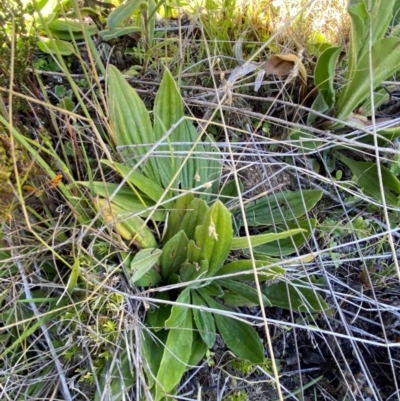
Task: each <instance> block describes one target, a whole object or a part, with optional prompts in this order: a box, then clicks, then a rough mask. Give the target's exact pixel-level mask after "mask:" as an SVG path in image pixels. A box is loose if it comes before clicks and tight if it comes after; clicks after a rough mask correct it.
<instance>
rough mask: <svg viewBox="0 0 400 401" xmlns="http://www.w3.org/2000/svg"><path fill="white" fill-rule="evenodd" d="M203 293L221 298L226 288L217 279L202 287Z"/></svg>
mask: <svg viewBox="0 0 400 401" xmlns="http://www.w3.org/2000/svg"><path fill="white" fill-rule="evenodd" d="M199 288H200V287H199ZM201 293H202V294H206V295H209V296H211V297H216V298H221V297H222V296H223V295H224V290H223V289H222V287H221V286H220V285H219V284H218V282H217V281H215V280H213V281H212V282H211V283H210V284H207V285H205V286H202V287H201Z"/></svg>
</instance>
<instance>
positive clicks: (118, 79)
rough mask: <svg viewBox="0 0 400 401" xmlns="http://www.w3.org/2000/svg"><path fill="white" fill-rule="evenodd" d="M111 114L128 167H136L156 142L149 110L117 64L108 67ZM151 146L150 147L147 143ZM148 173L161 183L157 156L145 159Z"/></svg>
mask: <svg viewBox="0 0 400 401" xmlns="http://www.w3.org/2000/svg"><path fill="white" fill-rule="evenodd" d="M107 87H108V99H109V115H110V120H111V124H112V127H113V129H114V130H115V137H114V138H113V139H114V141H115V143H116V145H117V146H119V147H120V153H121V155H122V156H123V158H124V160H125V162H126V163H127V164H128V166H133V165H135V164H136V162H137V161H139V160H140V159H141V158H142V157H143V156H145V155H146V153H147V152H148V151H149V149H150V146H151V145H152V144H154V143H155V136H154V132H153V128H152V126H151V121H150V116H149V112H148V110H147V109H146V107H145V105H144V103H143V102H142V100H141V99H140V97H139V96H138V94H137V93H136V91H135V90H134V89H133V88H132V87H131V86H130V85H129V84H128V83H127V82H126V80H125V78H124V76H123V75H122V74H121V73H120V72H119V71H118V70H117V68H116V67H114V66H112V65H110V66H109V67H108V77H107ZM144 145H147V146H144ZM142 168H143V169H144V174H145V175H146V176H147V177H149V178H150V179H151V180H152V181H154V182H155V183H157V184H160V175H159V172H158V168H157V163H156V161H155V159H154V158H152V157H151V158H149V159H148V160H147V161H146V162H145V166H144V167H143V166H142Z"/></svg>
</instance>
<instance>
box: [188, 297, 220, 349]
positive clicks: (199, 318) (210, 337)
mask: <svg viewBox="0 0 400 401" xmlns="http://www.w3.org/2000/svg"><path fill="white" fill-rule="evenodd" d="M191 294H192V303H193V305H196V306H205V307H207V304H206V303H205V301H204V300H203V298H202V297H201V296H200V295H198V294H197V292H196V291H191ZM193 317H194V322H195V323H196V327H197V329H198V331H199V334H200V337H201V338H202V339H203V341H204V343H205V344H206V346H207V347H208V348H211V347H212V346H213V345H214V343H215V331H216V329H215V321H214V317H213V315H212V313H210V312H206V311H202V310H199V309H193Z"/></svg>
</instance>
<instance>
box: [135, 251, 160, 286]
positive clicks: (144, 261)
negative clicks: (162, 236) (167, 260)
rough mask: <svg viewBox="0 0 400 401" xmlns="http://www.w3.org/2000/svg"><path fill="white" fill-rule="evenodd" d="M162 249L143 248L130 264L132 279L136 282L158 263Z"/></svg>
mask: <svg viewBox="0 0 400 401" xmlns="http://www.w3.org/2000/svg"><path fill="white" fill-rule="evenodd" d="M161 253H162V250H161V249H155V248H146V249H141V250H140V251H139V252H138V253H137V254H136V255H135V256H134V258H133V260H132V262H131V265H130V273H131V281H132V283H136V282H137V281H138V280H139V279H141V278H142V277H143V276H144V275H145V274H146V273H147V272H148V271H149V270H150V269H152V268H153V266H154V265H155V264H156V263H158V260H159V259H160V256H161Z"/></svg>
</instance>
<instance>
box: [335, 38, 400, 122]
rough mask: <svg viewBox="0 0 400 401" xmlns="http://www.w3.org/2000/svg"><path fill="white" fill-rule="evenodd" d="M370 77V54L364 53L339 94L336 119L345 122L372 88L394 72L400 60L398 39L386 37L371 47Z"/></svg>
mask: <svg viewBox="0 0 400 401" xmlns="http://www.w3.org/2000/svg"><path fill="white" fill-rule="evenodd" d="M371 53H372V54H371V56H372V70H373V74H372V77H371V76H370V58H371V57H370V54H369V53H368V52H365V53H364V55H363V56H362V58H361V59H359V60H358V63H357V65H356V67H355V68H356V72H355V73H354V74H353V75H352V77H351V80H350V81H349V83H348V84H347V85H346V87H345V88H344V90H343V91H342V92H341V93H340V95H339V98H338V100H337V104H336V112H337V115H336V118H337V119H339V120H345V119H346V118H347V117H348V116H349V115H350V113H351V112H352V111H353V110H354V109H355V108H356V107H357V106H358V105H359V104H360V103H362V102H363V101H364V100H365V99H366V98H367V97H368V96H369V91H370V86H371V79H373V82H372V87H373V88H374V89H375V88H376V87H377V86H378V85H380V84H381V83H382V82H383V81H384V80H385V79H387V78H389V77H390V76H391V75H392V74H394V73H395V72H396V70H397V69H398V68H397V63H398V61H399V60H400V38H396V37H386V38H383V39H380V40H378V41H376V42H375V43H374V44H373V45H372V49H371Z"/></svg>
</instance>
